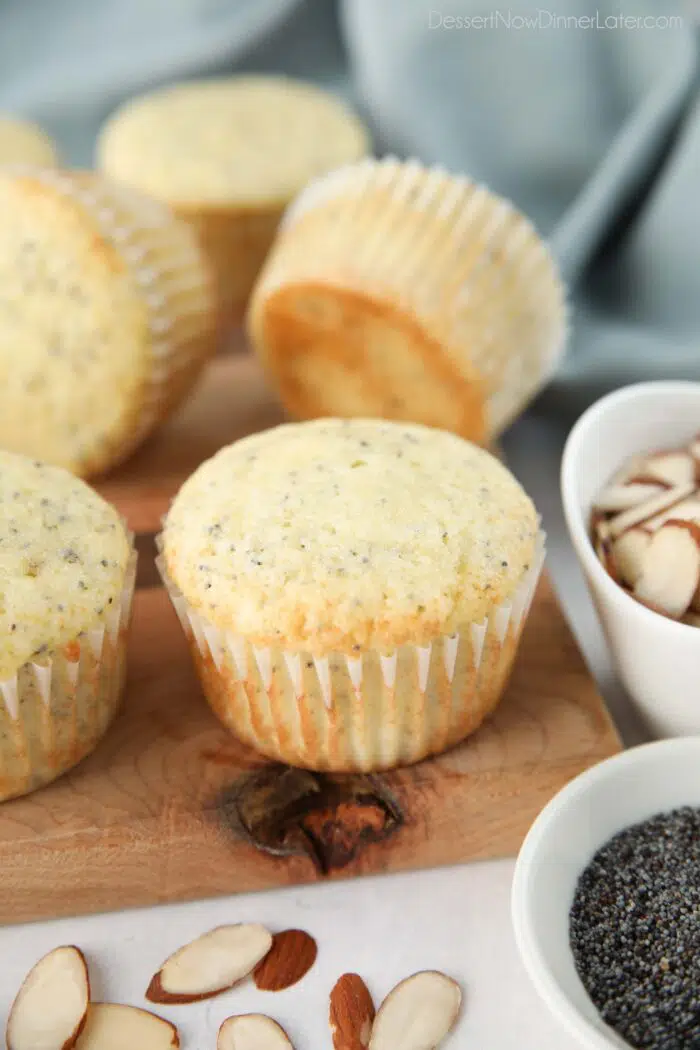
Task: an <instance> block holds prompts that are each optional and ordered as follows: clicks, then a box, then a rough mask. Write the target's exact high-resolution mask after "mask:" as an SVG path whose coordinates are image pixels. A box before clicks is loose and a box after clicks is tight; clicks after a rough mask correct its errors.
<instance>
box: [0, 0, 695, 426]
mask: <svg viewBox="0 0 700 1050" xmlns="http://www.w3.org/2000/svg"><path fill="white" fill-rule="evenodd" d="M698 16H700V0H686V2H685V4H684V5H683V4H682V3H681V0H679V3H678V4H676V3H671V2H668V3H666V2H664V0H625V2H624V3H623V4H620V3H617V2H615V0H540V2H534V3H533V2H529V0H503V3H502V4H500V3H499V0H337V3H336V2H334V0H99V2H95V0H0V109H7V110H10V111H15V112H17V113H20V114H25V115H27V116H30V117H33V118H35V119H38V120H39V121H41V122H42V123H43V124H44V125H45V126H46V127H47V128H48V129H49V130H50V131H52V132H53V134H54V135H55V136H56V137H57V138H58V140H59V142H60V144H61V146H62V148H63V151H64V155H65V157H66V159H67V160H69V161H71V162H73V163H76V164H84V163H86V162H89V161H90V158H91V153H92V145H93V141H94V137H95V134H96V131H97V129H98V127H99V125H100V123H101V121H102V120H103V119H104V118H105V117H106V116H107V115H108V114H109V113H110V112H111V110H113V109H114V107H115V106H117V105H118V104H119V103H120V102H122V101H123V100H124V99H125V98H127V97H129V96H130V95H132V94H134V93H136V92H140V91H143V90H145V89H147V88H149V87H151V86H153V85H156V84H161V83H167V82H168V81H170V80H173V79H178V78H183V77H189V76H199V75H202V74H210V73H218V72H221V71H227V70H265V71H268V70H274V71H283V72H286V73H289V74H292V75H296V76H301V77H306V78H309V79H313V80H316V81H319V82H321V83H323V84H325V85H326V86H328V87H329V88H330V89H332V90H335V91H337V92H339V93H341V94H345V95H347V96H348V97H349V98H350V99H351V100H352V101H353V102H354V103H355V105H357V106H358V107H359V108H360V109H361V110H362V111H363V112H364V114H365V116H366V117H367V118H368V119H369V121H370V124H371V126H372V128H373V131H374V135H375V141H376V145H377V149H378V150H379V151H382V152H383V151H391V152H394V153H397V154H399V155H403V156H406V155H413V156H417V157H420V158H421V159H422V160H424V161H427V162H431V163H432V162H437V163H441V164H443V165H444V166H446V167H448V168H449V169H451V170H454V171H459V172H464V173H466V174H468V175H471V176H473V177H475V178H477V179H479V180H483V181H484V182H486V183H487V184H488V185H489V186H491V187H492V188H493V189H495V190H497V191H499V192H501V193H504V194H506V195H507V196H509V197H511V198H512V199H513V200H514V201H515V202H516V203H517V204H518V205H519V206H520V207H522V208H523V209H524V210H525V211H526V212H527V213H528V214H529V215H530V216H531V217H532V218H533V220H534V221H535V222H536V224H537V225H538V226H539V228H540V229H541V230H542V231H543V233H545V235H546V236H547V237H548V238H550V240H551V243H552V246H553V248H554V251H555V253H556V255H557V257H558V259H559V261H560V264H561V267H562V269H563V272H564V275H565V277H566V278H567V280H568V282H569V284H570V286H571V289H572V298H573V302H574V305H575V312H574V330H573V336H572V341H571V345H570V348H569V352H568V354H567V357H566V359H565V360H564V362H563V363H562V366H561V368H560V370H559V373H558V375H557V377H556V379H555V380H554V382H553V383H552V384H551V386H550V388H549V390H548V391H547V392H546V394H545V395H544V397H543V398H542V399H541V401H540V405H539V407H540V408H541V409H542V410H545V411H561V412H564V413H565V414H566V415H567V416H569V418H570V417H571V416H572V415H573V414H574V413H576V412H578V411H580V409H581V408H582V407H583V406H584V405H585V404H586V403H588V402H589V401H590V400H592V399H593V398H594V397H595V396H597V395H599V394H600V393H602V392H604V391H605V390H607V389H610V388H611V387H614V386H617V385H620V384H622V383H626V382H630V381H633V380H635V379H641V378H671V377H688V378H695V379H700V101H698V102H696V98H700V96H698V91H697V54H696V44H697V40H696V35H695V29H694V24H695V22H696V21H697V19H698ZM0 221H1V217H0Z"/></svg>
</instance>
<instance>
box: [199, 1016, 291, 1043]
mask: <svg viewBox="0 0 700 1050" xmlns="http://www.w3.org/2000/svg"><path fill="white" fill-rule="evenodd" d="M216 1050H294V1048H293V1047H292V1044H291V1042H290V1039H289V1036H288V1035H287V1033H286V1032H285V1030H284V1028H282V1027H281V1025H278V1024H277V1022H276V1021H273V1020H272V1018H271V1017H266V1016H265V1014H239V1015H238V1016H237V1017H227V1018H226V1020H225V1021H224V1023H223V1024H222V1025H221V1028H220V1029H219V1034H218V1036H217V1039H216Z"/></svg>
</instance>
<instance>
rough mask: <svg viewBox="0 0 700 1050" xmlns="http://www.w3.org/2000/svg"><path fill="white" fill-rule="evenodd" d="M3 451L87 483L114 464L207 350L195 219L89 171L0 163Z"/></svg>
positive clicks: (205, 283) (210, 331) (173, 398)
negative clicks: (51, 465) (186, 220)
mask: <svg viewBox="0 0 700 1050" xmlns="http://www.w3.org/2000/svg"><path fill="white" fill-rule="evenodd" d="M0 215H2V224H0V447H4V448H7V449H10V450H11V451H13V452H18V453H22V454H24V455H28V456H33V457H36V458H37V459H41V460H44V461H46V462H50V463H54V464H56V465H57V466H62V467H65V468H66V469H67V470H70V471H72V472H73V473H75V474H78V475H80V476H83V477H89V476H91V475H94V474H98V473H101V472H103V471H105V470H107V469H109V468H110V467H112V466H114V465H115V464H116V463H118V462H120V461H121V460H123V459H124V458H126V456H128V455H129V453H130V452H132V451H133V450H134V449H135V448H136V447H137V446H138V445H139V444H140V442H141V441H143V440H144V439H145V438H146V437H147V436H148V434H149V433H150V432H151V431H152V430H153V428H154V427H155V426H156V425H157V424H158V423H159V422H161V421H162V420H163V419H164V418H165V417H166V416H167V415H168V414H169V413H170V412H171V411H172V410H173V408H174V407H175V406H176V405H178V404H179V403H180V401H181V400H182V398H183V397H184V396H185V395H186V394H187V393H188V392H189V390H190V389H191V387H192V385H193V383H194V382H195V380H196V378H197V376H198V375H199V373H200V371H201V369H202V368H203V366H204V364H205V362H206V361H207V359H208V358H209V356H210V355H211V353H213V351H214V349H215V346H216V340H215V332H216V319H215V313H214V296H213V289H212V285H211V279H210V276H209V273H208V270H207V266H206V263H205V262H204V260H203V258H202V255H201V252H200V250H199V247H198V244H197V241H196V238H195V237H194V236H193V234H192V232H191V230H190V229H189V227H188V226H187V225H186V224H185V223H182V222H180V221H179V220H178V219H175V218H174V217H173V216H172V215H171V214H170V213H169V212H168V210H167V209H166V208H164V207H163V206H162V205H160V204H157V203H156V202H154V201H150V200H148V199H147V198H144V197H142V196H140V195H138V194H134V193H132V192H131V191H128V190H124V189H123V188H121V187H115V186H112V185H111V184H110V183H108V182H106V181H105V180H103V179H101V178H100V177H99V176H95V175H93V174H91V173H67V172H62V171H53V170H49V169H39V168H37V169H33V168H29V169H24V168H23V169H18V170H14V169H9V168H8V169H4V170H3V169H0Z"/></svg>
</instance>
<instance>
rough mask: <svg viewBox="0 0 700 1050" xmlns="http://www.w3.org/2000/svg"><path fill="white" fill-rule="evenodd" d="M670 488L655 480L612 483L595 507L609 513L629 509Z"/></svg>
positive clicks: (599, 497)
mask: <svg viewBox="0 0 700 1050" xmlns="http://www.w3.org/2000/svg"><path fill="white" fill-rule="evenodd" d="M667 490H668V485H666V484H664V483H662V482H654V481H650V482H649V481H641V480H640V481H636V480H633V481H630V482H629V483H628V484H626V485H610V486H608V488H606V489H603V491H602V492H601V494H600V496H598V498H597V500H596V501H595V504H594V509H595V510H599V511H604V512H605V513H608V514H616V513H617V512H618V511H622V510H629V509H630V507H638V506H639V505H640V504H641V503H646V502H648V500H650V499H653V498H654V496H658V495H660V494H661V493H662V492H666V491H667Z"/></svg>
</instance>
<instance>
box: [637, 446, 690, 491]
mask: <svg viewBox="0 0 700 1050" xmlns="http://www.w3.org/2000/svg"><path fill="white" fill-rule="evenodd" d="M695 471H696V466H695V460H694V459H693V457H692V455H691V453H690V452H689V451H688V452H686V451H684V450H682V449H681V450H676V451H674V452H657V453H656V454H655V455H652V456H647V459H646V462H645V466H644V473H645V474H646V475H648V476H650V477H654V478H658V479H659V480H660V481H665V482H667V483H668V484H669V485H688V484H689V483H690V482H693V483H694V482H695Z"/></svg>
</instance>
